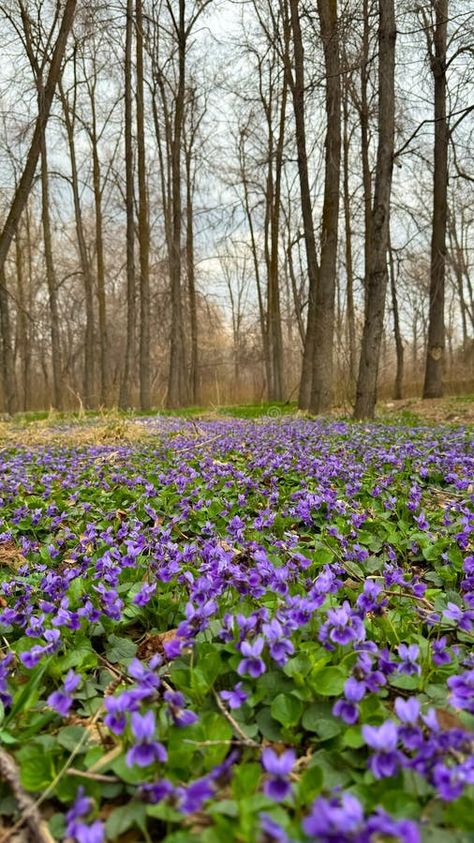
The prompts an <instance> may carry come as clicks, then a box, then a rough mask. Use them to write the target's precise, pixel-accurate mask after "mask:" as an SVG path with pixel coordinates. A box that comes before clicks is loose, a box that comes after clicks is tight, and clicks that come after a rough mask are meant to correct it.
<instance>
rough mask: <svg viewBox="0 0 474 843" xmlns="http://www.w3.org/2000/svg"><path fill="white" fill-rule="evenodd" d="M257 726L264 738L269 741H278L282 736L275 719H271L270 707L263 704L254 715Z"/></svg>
mask: <svg viewBox="0 0 474 843" xmlns="http://www.w3.org/2000/svg"><path fill="white" fill-rule="evenodd" d="M256 720H257V723H258V728H259V730H260V732H261V733H262V735H263V737H264V738H268V740H270V741H280V740H281V738H282V734H281V729H280V726H279V725H278V723H277V721H276V720H274V719H273V717H272V715H271V711H270V709H269V708H268V707H267V706H265V708H262V709H261V710H260V711H259V712H258V713H257V717H256Z"/></svg>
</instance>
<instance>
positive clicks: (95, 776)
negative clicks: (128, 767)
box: [66, 767, 120, 782]
mask: <svg viewBox="0 0 474 843" xmlns="http://www.w3.org/2000/svg"><path fill="white" fill-rule="evenodd" d="M66 775H67V776H80V777H81V778H82V779H90V780H91V781H92V782H119V781H120V779H119V778H117V776H106V775H104V774H103V773H90V772H89V771H88V770H76V768H75V767H69V770H66Z"/></svg>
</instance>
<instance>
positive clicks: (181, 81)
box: [167, 0, 186, 407]
mask: <svg viewBox="0 0 474 843" xmlns="http://www.w3.org/2000/svg"><path fill="white" fill-rule="evenodd" d="M185 6H186V4H185V0H179V10H178V28H177V33H176V37H177V42H178V43H177V49H178V89H177V92H176V101H175V111H174V131H173V140H172V147H171V181H172V189H171V192H172V206H173V207H172V238H171V254H170V285H171V342H170V368H169V377H168V401H167V403H168V407H182V406H183V405H184V404H185V403H186V389H185V380H186V378H185V371H184V354H183V351H184V335H183V334H184V326H183V300H182V289H181V228H182V219H181V212H182V209H181V205H182V203H181V181H182V178H181V137H182V132H183V119H184V96H185V79H186V21H185Z"/></svg>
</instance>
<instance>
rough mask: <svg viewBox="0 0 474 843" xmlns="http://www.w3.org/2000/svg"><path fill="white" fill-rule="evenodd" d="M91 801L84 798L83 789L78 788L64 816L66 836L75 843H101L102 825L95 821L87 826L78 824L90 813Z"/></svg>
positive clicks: (82, 823) (103, 833)
mask: <svg viewBox="0 0 474 843" xmlns="http://www.w3.org/2000/svg"><path fill="white" fill-rule="evenodd" d="M91 808H92V799H89V797H88V796H84V788H82V787H80V788H79V790H78V792H77V796H76V799H75V801H74V803H73V805H72V806H71V808H70V809H69V811H68V812H67V814H66V835H67V837H68V838H71V839H72V840H74V841H75V843H103V840H104V839H105V830H104V826H103V824H102V823H101V822H100V821H99V820H96V821H95V822H93V823H92V824H90V825H88V824H87V823H85V822H80V821H79V822H78V820H82V819H83V817H85V816H86V815H87V814H89V813H90V811H91Z"/></svg>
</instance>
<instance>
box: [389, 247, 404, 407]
mask: <svg viewBox="0 0 474 843" xmlns="http://www.w3.org/2000/svg"><path fill="white" fill-rule="evenodd" d="M388 249H389V267H390V292H391V295H392V313H393V334H394V337H395V349H396V353H397V369H396V372H395V381H394V384H393V399H394V401H399V400H400V399H401V398H403V358H404V349H403V337H402V332H401V330H400V314H399V312H398V298H397V277H398V273H397V277H396V276H395V262H394V258H393V249H392V246H391V243H390V239H389V247H388Z"/></svg>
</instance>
